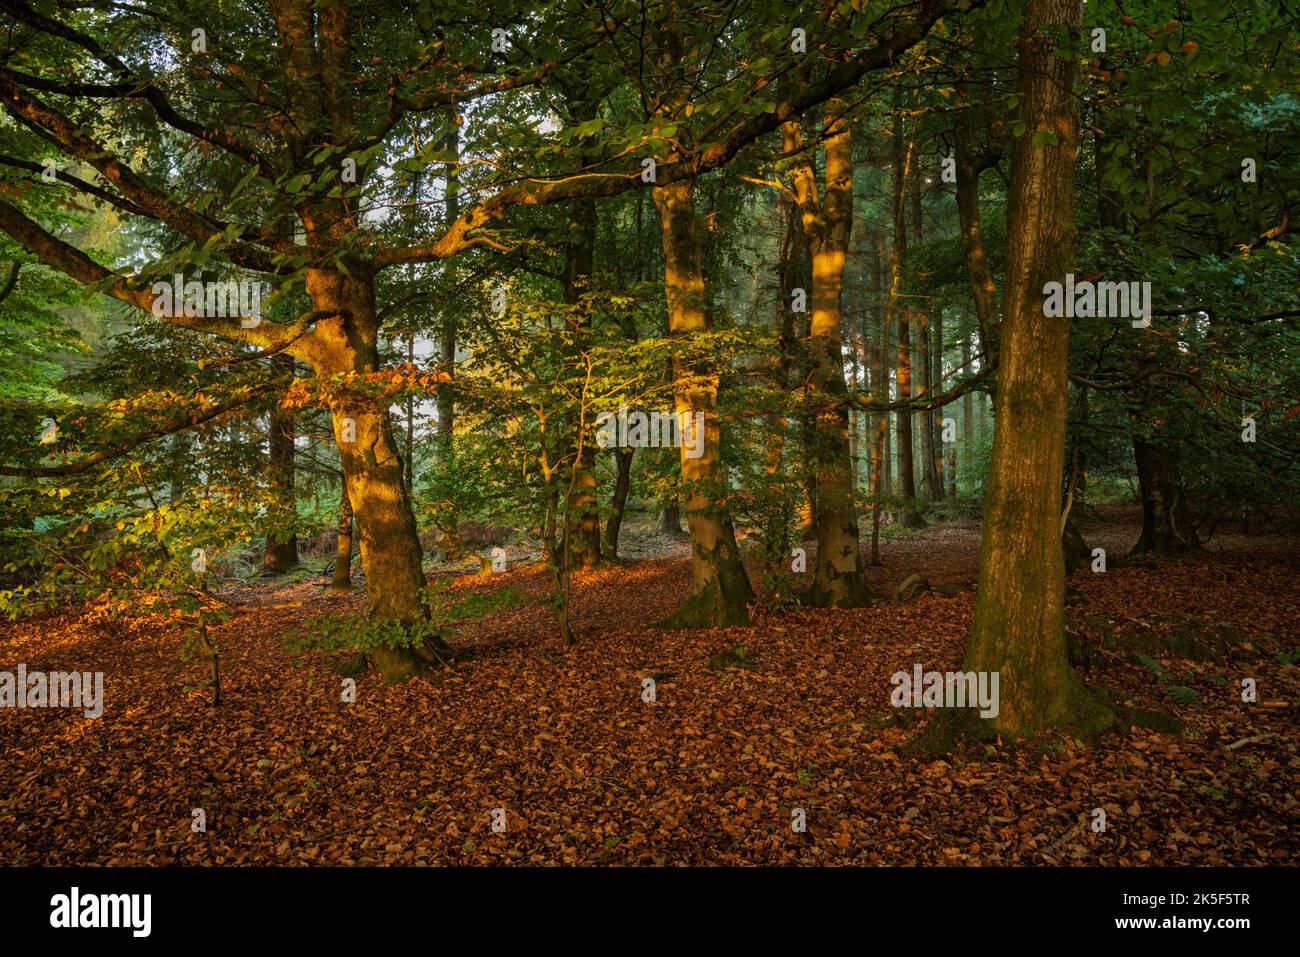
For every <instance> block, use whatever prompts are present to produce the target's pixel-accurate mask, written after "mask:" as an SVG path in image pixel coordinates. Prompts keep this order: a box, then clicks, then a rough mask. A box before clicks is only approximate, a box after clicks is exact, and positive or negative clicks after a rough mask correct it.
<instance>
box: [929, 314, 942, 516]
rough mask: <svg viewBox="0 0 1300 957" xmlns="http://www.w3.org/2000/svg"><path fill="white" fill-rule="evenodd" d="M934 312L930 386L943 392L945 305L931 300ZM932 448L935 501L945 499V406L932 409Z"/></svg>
mask: <svg viewBox="0 0 1300 957" xmlns="http://www.w3.org/2000/svg"><path fill="white" fill-rule="evenodd" d="M930 308H931V310H932V312H933V314H932V316H931V320H930V322H931V325H930V330H931V332H932V333H933V335H932V336H931V338H932V339H933V340H934V356H933V358H931V360H930V388H931V389H933V390H935V391H937V392H943V307H942V306H941V305H939V304H937V303H934V302H933V301H931V306H930ZM927 418H928V419H929V424H930V449H931V452H932V457H931V461H932V462H933V463H934V464H933V466H932V470H933V472H934V498H935V501H937V502H941V501H943V497H944V491H943V473H944V467H943V406H936V407H935V408H934V409H932V410H931V411H930V414H929V416H928V417H927Z"/></svg>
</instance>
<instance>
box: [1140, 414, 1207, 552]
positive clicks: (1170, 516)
mask: <svg viewBox="0 0 1300 957" xmlns="http://www.w3.org/2000/svg"><path fill="white" fill-rule="evenodd" d="M1133 458H1134V459H1135V460H1136V462H1137V473H1138V488H1139V492H1140V495H1141V498H1142V534H1141V535H1140V536H1138V540H1137V544H1136V545H1134V546H1133V549H1132V551H1130V552H1129V554H1130V555H1144V554H1156V555H1181V554H1185V553H1187V552H1190V551H1194V550H1196V549H1197V548H1200V547H1201V540H1200V538H1199V537H1198V536H1197V534H1196V529H1195V528H1193V527H1192V514H1191V510H1190V509H1189V508H1188V507H1187V499H1186V497H1185V496H1184V494H1183V483H1182V478H1181V476H1180V475H1179V472H1178V459H1177V457H1176V456H1175V455H1174V452H1173V450H1172V449H1170V448H1169V447H1167V446H1165V445H1162V444H1160V443H1158V442H1148V441H1146V440H1144V439H1141V438H1139V437H1138V436H1137V435H1136V434H1134V436H1133Z"/></svg>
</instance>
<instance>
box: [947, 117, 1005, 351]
mask: <svg viewBox="0 0 1300 957" xmlns="http://www.w3.org/2000/svg"><path fill="white" fill-rule="evenodd" d="M974 119H975V118H974V116H973V115H972V113H971V108H969V107H967V108H966V109H963V110H961V111H959V112H958V114H957V119H956V122H955V124H954V128H953V147H954V150H955V153H956V155H955V157H954V159H955V160H956V171H955V172H956V174H957V223H958V230H959V231H960V233H961V247H962V252H963V253H964V254H965V257H966V272H967V273H968V274H969V276H970V287H971V293H972V294H973V295H974V297H975V318H976V321H977V322H978V323H979V329H980V344H981V345H982V346H984V351H985V359H986V360H987V361H993V359H994V357H995V356H996V355H997V347H996V339H995V336H996V333H997V320H998V288H997V285H996V284H995V283H994V282H993V270H992V268H991V267H990V266H989V258H988V253H987V252H986V250H985V248H984V228H983V225H982V223H981V221H980V205H979V192H980V170H981V169H982V164H981V163H979V162H978V161H977V159H976V156H975V153H974V147H973V145H972V143H971V124H972V123H973V122H974ZM990 165H991V163H990Z"/></svg>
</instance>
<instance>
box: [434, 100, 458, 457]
mask: <svg viewBox="0 0 1300 957" xmlns="http://www.w3.org/2000/svg"><path fill="white" fill-rule="evenodd" d="M445 148H446V150H447V151H448V152H449V153H450V154H451V156H452V157H453V159H452V162H451V164H450V165H449V166H448V167H447V215H446V222H447V224H448V225H450V224H451V223H454V222H455V221H456V220H457V219H458V218H459V217H460V176H459V172H458V170H457V166H458V164H459V162H460V127H459V125H457V122H456V118H455V117H454V116H453V117H452V123H451V129H450V131H449V132H448V133H447V140H446V144H445ZM438 371H439V372H441V373H442V374H443V375H444V376H445V377H446V378H445V379H444V381H443V383H442V384H441V385H440V386H439V387H438V393H437V411H438V454H439V456H440V457H441V458H442V459H443V461H444V463H445V462H446V460H447V459H448V458H449V457H450V455H451V453H452V435H453V434H455V431H456V400H455V395H454V389H453V388H452V387H451V382H452V381H453V380H454V379H455V377H456V323H455V320H454V319H452V318H451V317H450V316H449V317H447V318H446V322H445V325H444V327H443V330H442V335H441V337H440V338H439V341H438Z"/></svg>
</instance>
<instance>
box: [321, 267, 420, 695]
mask: <svg viewBox="0 0 1300 957" xmlns="http://www.w3.org/2000/svg"><path fill="white" fill-rule="evenodd" d="M358 272H359V271H354V273H353V276H352V277H351V278H349V277H345V276H343V275H341V274H340V273H336V272H327V271H324V270H310V271H309V272H308V274H307V294H308V295H309V296H310V297H311V299H312V304H313V305H314V306H315V308H316V309H317V310H319V311H321V312H329V313H336V315H333V316H331V317H330V318H327V319H323V320H321V322H320V323H318V325H317V330H318V333H319V332H320V331H321V330H322V327H325V329H324V332H325V334H323V335H317V336H315V337H314V339H313V341H312V342H311V343H309V344H308V345H307V346H305V350H306V354H307V355H308V357H309V361H311V363H312V365H313V367H314V368H315V369H316V372H317V374H318V375H320V376H322V377H329V376H335V375H347V374H348V373H355V374H357V375H359V376H364V375H366V374H369V373H372V372H374V371H375V370H376V369H377V368H378V362H379V355H378V350H377V346H376V339H377V332H378V330H377V324H376V323H375V304H374V286H373V284H372V282H371V281H370V279H369V278H368V277H365V276H362V275H358ZM333 326H337V327H338V328H330V327H333ZM330 333H332V334H330ZM331 411H332V413H333V424H334V439H335V442H336V443H337V444H338V447H339V456H340V458H341V459H342V462H343V477H344V482H345V483H346V487H347V495H348V499H349V500H350V501H351V503H352V508H353V509H354V510H355V514H356V535H357V539H358V542H359V545H360V551H361V562H362V566H363V568H364V569H365V573H366V600H367V604H368V607H369V612H370V615H371V617H372V618H375V619H382V620H388V621H396V622H399V623H401V624H403V625H407V626H410V625H414V624H415V623H417V622H419V621H422V620H424V619H425V617H426V609H425V606H424V599H423V593H424V587H425V584H426V582H425V577H424V570H423V568H422V566H421V563H422V560H423V552H422V549H421V546H420V538H419V535H418V534H417V530H416V525H415V515H414V513H413V512H412V510H411V501H410V498H409V496H408V494H407V488H406V483H405V482H404V481H403V475H402V459H401V456H400V455H398V452H397V445H396V442H395V441H394V438H393V429H392V423H391V422H390V420H389V415H388V408H387V403H386V402H385V401H384V400H382V399H380V400H376V399H373V398H370V397H367V396H363V395H360V394H358V393H357V392H356V391H352V392H343V393H341V394H339V395H338V396H337V397H336V398H335V399H334V400H333V402H332V407H331ZM431 645H432V648H431V649H430V650H432V651H435V652H437V653H438V654H439V655H442V654H445V652H446V648H445V647H444V646H442V645H441V643H440V642H437V641H434V642H432V643H431ZM431 660H433V658H432V656H430V655H429V654H427V650H426V649H415V650H407V649H400V648H388V647H384V648H379V649H377V650H375V651H374V652H373V653H372V654H371V663H372V664H373V665H374V666H375V668H376V669H377V670H378V671H379V672H380V673H381V674H382V675H383V676H384V677H385V679H387V680H399V679H402V678H405V677H409V676H410V675H412V674H414V673H415V672H417V671H418V670H420V668H421V666H422V665H423V664H425V663H429V662H430V661H431Z"/></svg>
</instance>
